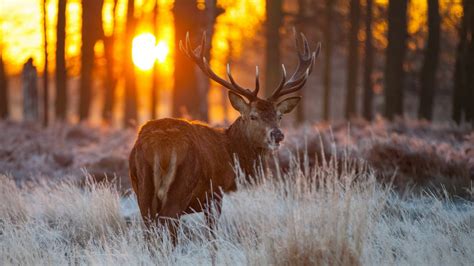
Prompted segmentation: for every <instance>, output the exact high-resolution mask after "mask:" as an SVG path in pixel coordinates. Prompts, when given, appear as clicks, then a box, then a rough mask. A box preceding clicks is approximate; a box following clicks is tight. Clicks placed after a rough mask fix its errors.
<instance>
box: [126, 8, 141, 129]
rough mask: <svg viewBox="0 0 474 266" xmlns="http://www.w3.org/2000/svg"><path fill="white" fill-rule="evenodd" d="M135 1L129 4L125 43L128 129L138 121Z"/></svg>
mask: <svg viewBox="0 0 474 266" xmlns="http://www.w3.org/2000/svg"><path fill="white" fill-rule="evenodd" d="M134 13H135V1H134V0H128V4H127V23H126V30H125V34H126V37H125V38H126V42H125V62H124V63H125V97H124V98H125V99H124V100H125V104H124V107H125V110H124V115H123V117H124V121H123V122H124V125H125V126H126V127H133V126H135V124H136V122H137V120H138V113H137V84H136V83H135V66H134V65H133V59H132V43H133V38H134V36H135V26H136V19H135V15H134Z"/></svg>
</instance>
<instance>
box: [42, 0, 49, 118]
mask: <svg viewBox="0 0 474 266" xmlns="http://www.w3.org/2000/svg"><path fill="white" fill-rule="evenodd" d="M46 4H47V0H44V1H43V34H44V35H43V41H44V45H43V50H44V51H43V52H44V68H43V126H44V127H46V126H48V122H49V121H48V113H49V110H48V109H49V108H48V107H49V103H48V101H49V93H48V92H49V91H48V78H49V77H48V73H49V71H48V34H47V33H48V28H47V18H48V13H47V8H46Z"/></svg>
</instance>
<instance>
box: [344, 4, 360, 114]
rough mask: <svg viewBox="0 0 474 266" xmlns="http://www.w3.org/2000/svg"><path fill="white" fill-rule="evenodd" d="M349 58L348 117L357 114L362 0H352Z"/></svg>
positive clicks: (347, 85)
mask: <svg viewBox="0 0 474 266" xmlns="http://www.w3.org/2000/svg"><path fill="white" fill-rule="evenodd" d="M350 9H351V11H350V20H351V26H350V32H349V58H348V62H347V84H346V88H347V94H346V119H349V118H351V117H354V116H356V115H357V85H358V76H359V39H358V35H359V24H360V0H351V7H350Z"/></svg>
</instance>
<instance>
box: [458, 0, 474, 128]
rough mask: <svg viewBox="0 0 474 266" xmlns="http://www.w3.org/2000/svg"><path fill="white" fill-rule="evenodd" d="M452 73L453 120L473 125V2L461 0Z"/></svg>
mask: <svg viewBox="0 0 474 266" xmlns="http://www.w3.org/2000/svg"><path fill="white" fill-rule="evenodd" d="M463 9H464V14H463V17H462V19H461V25H460V28H459V44H458V47H457V51H456V66H455V72H454V97H453V120H454V121H456V122H458V123H459V122H461V121H462V119H463V117H464V119H465V120H466V121H471V123H474V104H473V102H474V2H473V1H469V0H463Z"/></svg>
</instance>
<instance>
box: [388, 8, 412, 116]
mask: <svg viewBox="0 0 474 266" xmlns="http://www.w3.org/2000/svg"><path fill="white" fill-rule="evenodd" d="M407 5H408V0H389V2H388V46H387V50H386V53H387V55H386V57H387V61H386V66H385V91H384V94H385V95H384V96H385V116H386V117H387V118H388V119H393V118H394V117H395V116H401V115H403V85H404V80H405V72H404V69H403V62H404V59H405V54H406V50H407V37H408V33H407Z"/></svg>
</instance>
